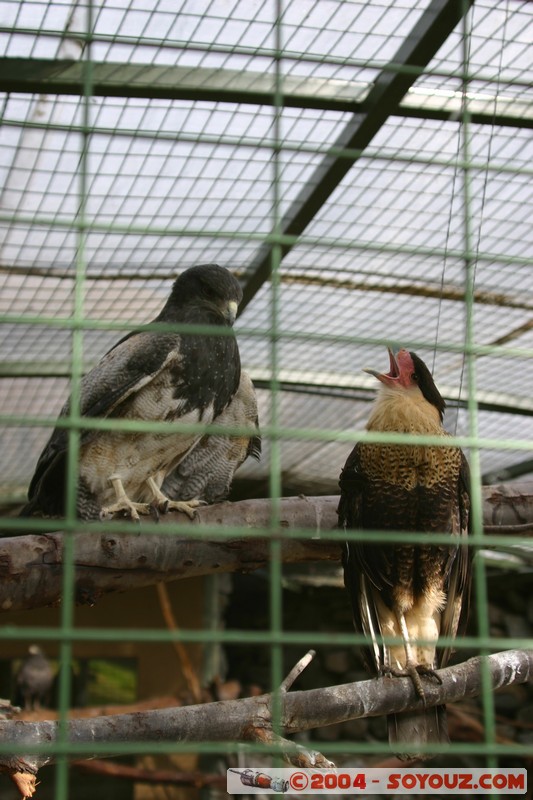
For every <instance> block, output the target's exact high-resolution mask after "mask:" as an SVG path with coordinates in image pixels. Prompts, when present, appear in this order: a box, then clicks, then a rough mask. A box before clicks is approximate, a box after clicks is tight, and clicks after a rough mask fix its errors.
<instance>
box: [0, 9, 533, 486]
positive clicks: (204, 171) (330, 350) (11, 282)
mask: <svg viewBox="0 0 533 800" xmlns="http://www.w3.org/2000/svg"><path fill="white" fill-rule="evenodd" d="M149 5H150V8H147V5H146V3H142V2H141V0H106V1H105V2H104V0H94V2H93V3H92V4H91V9H92V12H91V15H89V14H88V6H87V4H86V3H84V2H70V0H47V1H46V2H44V0H43V1H42V2H41V1H40V0H0V58H1V59H3V60H2V64H1V68H2V75H0V109H1V110H0V187H1V190H0V287H1V293H0V314H1V317H2V320H1V322H2V325H1V328H0V357H1V361H2V370H3V372H2V376H3V377H2V383H1V387H0V393H1V397H2V409H3V412H2V413H3V415H4V417H3V421H4V426H3V427H2V428H1V429H0V441H1V444H2V447H1V448H0V493H1V492H4V493H5V494H6V496H10V497H11V496H16V497H20V496H22V494H23V491H24V488H25V486H26V484H27V481H28V480H29V477H30V476H31V473H32V470H33V467H34V464H35V460H36V458H37V455H38V452H39V449H40V447H41V446H42V444H43V442H44V441H45V439H46V437H47V435H48V434H47V430H46V429H45V428H44V427H43V428H39V427H35V428H33V427H32V428H25V427H23V426H21V425H20V424H18V423H20V421H21V418H22V420H23V419H24V418H25V417H28V418H32V417H41V416H42V417H46V418H47V419H49V418H53V417H54V416H55V415H56V414H57V413H58V411H59V409H60V408H61V406H62V404H63V402H64V400H65V399H66V396H67V394H68V377H69V370H70V358H71V346H72V336H71V332H70V331H69V329H68V326H65V325H62V324H60V323H61V320H62V319H63V320H68V319H69V318H70V317H71V315H72V313H73V310H74V295H75V291H74V290H75V276H76V270H77V269H79V268H80V266H82V267H83V269H84V270H85V271H86V280H85V283H84V313H85V315H86V316H87V318H88V319H89V320H90V321H92V322H94V323H96V322H98V323H102V324H103V325H104V328H103V329H91V330H87V331H85V333H84V353H83V358H84V367H86V368H88V367H90V366H91V365H93V364H94V363H95V362H96V361H97V359H98V358H99V357H100V356H101V355H102V354H103V353H104V352H105V350H106V349H107V348H108V347H110V346H111V344H112V343H113V342H114V341H116V339H117V338H119V336H120V335H121V332H120V331H117V330H116V329H115V330H106V329H105V323H112V325H114V326H116V325H123V326H124V329H125V330H128V329H131V327H133V326H135V325H137V324H139V323H142V322H147V321H149V320H150V319H153V317H154V316H155V315H156V314H157V313H158V311H159V309H160V308H161V306H162V304H163V303H164V301H165V298H166V296H167V294H168V292H169V289H170V286H171V282H172V280H173V278H174V277H175V276H176V274H177V273H179V272H180V271H181V270H182V269H184V268H185V267H187V266H190V265H192V264H195V263H202V262H203V263H205V262H217V263H220V264H223V265H225V266H227V267H228V268H230V269H232V270H233V271H234V272H235V274H237V275H238V277H239V278H240V279H241V281H242V283H243V286H244V287H245V290H246V291H247V300H248V301H249V302H248V305H247V306H246V308H245V309H244V311H243V313H242V315H241V317H240V319H239V320H238V323H237V326H236V330H237V333H238V336H239V342H240V347H241V353H242V360H243V363H244V365H245V366H246V367H247V368H248V369H249V371H250V373H251V375H252V377H253V378H254V380H255V381H256V384H257V386H258V387H259V389H258V391H259V397H260V408H261V414H262V418H263V419H264V420H265V424H266V423H267V422H268V420H269V414H270V407H271V406H270V399H271V398H270V391H269V387H270V383H269V381H270V379H271V364H272V337H271V334H272V325H273V321H272V320H273V316H272V313H273V312H272V309H273V306H272V291H271V284H270V281H269V270H268V268H266V269H263V272H261V269H259V268H258V264H260V263H263V267H264V264H265V263H266V264H267V266H268V264H269V262H268V258H269V254H270V253H271V252H272V247H273V242H275V241H276V240H277V239H276V236H277V234H279V233H280V232H281V233H284V232H285V233H286V232H287V231H288V234H287V235H285V237H284V238H283V239H282V244H283V246H284V248H285V251H284V254H283V258H282V260H281V265H280V278H281V281H280V294H279V303H278V304H277V306H276V310H277V322H278V330H277V334H278V337H277V339H276V342H277V348H278V351H277V356H278V358H277V362H278V366H279V374H278V378H279V380H280V383H281V386H282V391H281V396H280V409H281V410H280V413H281V418H282V420H281V421H282V424H283V425H284V426H286V427H288V428H304V429H306V430H307V429H319V430H322V431H323V430H325V431H327V433H328V436H329V438H330V440H331V441H323V440H320V437H319V436H318V435H317V437H316V438H315V439H313V438H312V436H311V438H309V439H305V440H302V439H298V438H295V439H293V440H290V441H289V440H288V441H283V442H282V472H283V478H284V486H285V488H286V490H287V491H288V490H294V491H300V490H301V491H334V490H335V485H336V479H337V474H338V470H339V468H340V465H341V464H342V462H343V460H344V458H345V456H346V452H347V450H348V449H349V447H347V445H346V443H339V442H335V441H334V440H335V435H336V433H338V432H340V431H342V432H345V431H350V430H353V431H357V430H362V429H363V428H364V424H365V420H366V418H367V416H368V410H369V402H370V401H371V400H372V398H373V396H374V392H375V388H376V387H375V380H374V379H372V378H371V377H369V376H368V375H366V374H365V373H363V372H362V368H363V367H366V366H370V367H373V368H377V369H379V368H385V366H386V363H387V361H386V359H387V356H386V351H385V349H384V345H385V344H390V345H392V346H407V347H410V348H411V349H415V350H416V351H417V352H419V353H420V354H421V355H422V356H423V357H424V358H425V359H426V361H427V363H428V365H429V366H430V367H431V368H432V369H434V372H435V377H436V380H437V383H438V385H439V387H440V388H441V390H442V391H443V393H444V394H445V396H446V397H447V399H448V401H449V412H448V415H447V426H448V429H449V430H451V431H452V432H457V433H461V434H466V433H468V432H469V430H470V429H469V424H468V417H467V414H466V411H465V410H464V408H463V406H464V403H465V401H466V399H467V397H468V393H469V390H470V387H469V386H468V380H467V370H466V369H465V359H464V355H463V348H464V346H465V342H466V339H467V315H466V308H465V297H466V296H467V295H468V292H469V290H470V289H472V293H473V297H474V307H473V313H472V315H471V321H472V325H473V337H474V344H475V345H476V346H478V347H480V348H485V349H484V350H482V351H481V352H480V354H479V357H478V359H477V370H476V372H477V374H476V378H477V380H476V387H475V389H476V399H477V401H478V403H479V407H480V413H479V419H478V422H479V434H480V435H481V436H482V437H484V438H488V439H496V440H498V441H499V442H504V441H505V440H507V439H512V440H515V442H516V441H521V442H526V446H527V443H528V442H529V443H530V445H531V448H533V431H532V429H531V425H532V423H531V420H532V419H533V402H532V400H531V396H530V389H529V387H530V386H531V385H533V339H532V323H531V318H532V311H533V289H532V285H533V284H532V281H531V264H532V260H533V233H532V225H531V220H532V219H533V191H532V188H531V177H532V174H533V170H532V167H531V165H532V163H533V142H532V136H531V129H532V128H533V89H532V86H533V66H532V65H533V58H532V52H531V41H532V38H533V5H532V4H531V3H521V2H517V1H516V0H508V2H507V3H505V4H502V3H500V2H497V0H480V1H479V2H476V3H475V6H474V7H473V8H472V10H471V11H470V12H469V13H468V15H467V17H466V19H465V21H464V22H463V21H459V22H458V23H457V24H456V25H455V28H454V30H451V31H450V33H449V35H445V36H444V37H443V40H442V41H440V40H439V41H437V39H436V38H435V34H432V36H433V39H434V42H432V41H427V42H426V43H425V53H426V56H427V58H426V61H427V63H426V64H424V63H420V64H418V66H416V67H412V66H410V65H407V66H403V67H402V65H401V64H398V63H397V61H398V59H401V58H402V54H403V53H405V51H406V49H409V46H411V45H410V44H409V43H412V41H413V39H416V37H418V36H421V35H422V34H421V28H422V27H423V25H422V21H423V20H425V19H426V12H427V10H428V8H429V7H430V6H431V5H432V4H431V0H400V1H399V2H398V1H397V0H383V2H380V3H379V4H378V3H369V2H359V1H356V0H343V2H341V1H340V0H321V2H320V3H316V2H314V1H313V0H283V2H282V3H281V11H282V13H281V17H280V19H279V20H278V19H276V13H277V10H276V9H277V3H276V2H274V0H266V2H262V3H255V2H249V0H212V1H210V0H194V2H193V0H179V1H178V2H171V1H170V0H155V2H153V3H151V4H149ZM89 19H90V21H91V25H92V28H91V40H92V41H91V46H90V48H88V47H87V25H88V21H89ZM432 44H434V47H433V50H431V46H432ZM430 51H431V52H430ZM89 54H90V57H91V72H90V74H89V73H87V72H84V69H85V67H84V65H85V64H86V60H87V58H88V56H89ZM36 59H42V61H36ZM422 61H423V60H422ZM391 62H394V64H395V65H396V70H397V71H398V74H399V75H401V76H404V77H405V76H407V77H408V78H409V79H408V80H407V79H406V80H405V82H404V83H402V84H401V86H402V87H403V88H402V89H401V91H400V90H399V89H398V90H397V97H396V95H394V93H390V94H385V95H384V96H385V101H384V103H383V106H380V104H379V102H377V103H376V100H375V98H376V96H377V95H376V92H377V90H378V89H379V88H380V86H387V85H388V82H389V79H391V77H394V78H395V77H396V75H395V67H394V64H392V65H391ZM69 70H70V72H69ZM76 70H77V71H76ZM21 76H22V77H21ZM58 76H59V77H58ZM69 76H70V77H69ZM84 76H85V77H84ZM19 78H20V80H19ZM59 78H61V80H62V81H63V83H62V84H61V85H59V83H58V84H54V85H51V84H50V83H49V81H53V80H59ZM465 78H467V80H465ZM84 81H85V90H86V93H87V96H86V97H85V96H84V90H83V82H84ZM91 81H93V83H91ZM398 85H400V84H398ZM54 86H55V88H54ZM58 87H59V88H58ZM402 92H403V94H402ZM373 98H374V99H373ZM365 125H366V126H367V127H368V128H369V129H370V128H372V135H369V136H368V137H367V140H365V141H363V143H362V144H361V141H362V140H361V138H358V137H357V136H356V137H355V139H354V141H355V142H356V144H355V145H352V147H350V148H348V149H347V148H346V144H347V143H349V142H351V141H352V134H353V131H359V130H360V129H363V130H364V128H365ZM358 136H359V133H358ZM310 197H311V198H314V200H312V202H311V201H310ZM300 218H301V220H303V221H300V222H298V220H299V219H300ZM295 220H296V222H295ZM291 226H292V227H291ZM298 226H299V227H298ZM293 230H296V231H297V233H296V234H295V235H293V234H292V233H291V231H293ZM277 241H279V239H278V240H277ZM265 259H266V261H265ZM256 269H259V272H258V273H257V275H258V277H257V281H256V282H255V283H254V284H253V286H254V288H253V290H251V289H250V287H251V286H252V283H251V281H252V278H253V276H254V271H255V270H256ZM470 279H471V283H472V285H471V286H470V284H469V280H470ZM248 290H249V292H248ZM458 408H459V410H458ZM15 418H16V421H17V425H12V424H11V423H10V419H11V420H14V419H15ZM328 436H326V439H327V438H328ZM323 438H324V437H322V439H323ZM269 453H270V450H269V444H268V442H265V447H264V457H263V459H262V461H261V463H260V464H256V463H255V462H253V463H252V462H250V463H247V464H245V466H244V467H243V468H242V470H241V472H240V473H239V474H240V475H242V477H249V478H250V479H253V480H256V481H258V486H259V483H260V482H261V481H262V482H263V484H262V485H264V480H265V477H266V476H267V475H268V471H269V468H270V459H269ZM527 457H528V452H527V450H526V451H525V452H524V450H520V449H518V448H517V447H516V446H515V447H512V446H510V447H509V448H506V447H490V448H487V449H483V450H482V452H481V462H482V470H483V471H484V472H494V471H497V470H498V469H499V468H500V467H503V466H509V465H512V464H516V463H519V462H521V461H525V460H526V458H527Z"/></svg>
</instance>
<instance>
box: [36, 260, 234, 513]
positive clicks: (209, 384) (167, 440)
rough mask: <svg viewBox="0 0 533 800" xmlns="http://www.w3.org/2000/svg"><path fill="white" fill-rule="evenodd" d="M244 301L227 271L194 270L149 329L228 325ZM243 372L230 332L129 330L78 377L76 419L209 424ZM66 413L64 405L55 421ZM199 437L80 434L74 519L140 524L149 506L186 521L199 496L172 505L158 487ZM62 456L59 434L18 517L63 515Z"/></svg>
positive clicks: (64, 443) (63, 439) (64, 442)
mask: <svg viewBox="0 0 533 800" xmlns="http://www.w3.org/2000/svg"><path fill="white" fill-rule="evenodd" d="M241 299H242V290H241V287H240V285H239V283H238V282H237V280H236V279H235V278H234V277H233V275H232V274H231V273H230V272H229V271H228V270H227V269H224V268H223V267H219V266H218V265H216V264H207V265H201V266H197V267H191V268H190V269H188V270H185V272H183V273H182V274H181V275H180V276H179V277H178V278H177V279H176V280H175V282H174V285H173V287H172V291H171V293H170V297H169V298H168V300H167V302H166V304H165V306H164V308H163V309H162V311H161V312H160V314H159V315H158V316H157V317H156V318H155V320H154V322H162V323H177V324H180V325H194V326H204V327H207V328H209V327H210V326H218V327H224V326H226V327H228V328H231V326H232V325H233V322H234V320H235V316H236V313H237V307H238V304H239V303H240V301H241ZM240 375H241V365H240V358H239V350H238V347H237V342H236V340H235V335H234V334H233V333H230V334H229V335H226V334H224V333H216V332H213V333H209V332H206V333H199V332H194V333H192V332H191V333H186V332H183V331H181V332H176V333H173V332H168V333H165V332H157V331H150V330H148V331H133V332H132V333H129V334H128V335H127V336H125V337H124V338H123V339H121V340H120V341H119V342H118V343H117V344H116V345H115V346H114V347H112V348H111V350H109V351H108V352H107V353H106V354H105V355H104V356H103V358H102V359H101V360H100V362H99V363H98V364H97V365H96V367H94V369H92V370H91V371H90V372H88V373H87V375H85V376H84V378H83V379H82V382H81V414H82V415H83V416H84V417H89V418H90V417H103V418H107V419H117V420H120V419H128V420H140V421H150V422H153V421H157V422H165V421H168V422H178V421H179V422H182V423H186V424H189V425H190V424H192V423H194V424H199V423H201V424H205V425H208V424H210V423H211V422H216V420H217V418H218V417H219V416H220V415H221V414H222V413H223V412H224V410H225V409H226V408H227V406H228V405H229V404H230V402H231V400H232V398H233V396H234V395H235V393H236V391H237V389H238V386H239V381H240ZM68 413H69V403H68V402H67V404H66V405H65V406H64V407H63V410H62V411H61V416H62V417H65V416H67V415H68ZM202 435H203V433H202V431H196V432H188V431H183V432H176V431H172V432H168V433H167V432H162V433H149V432H142V431H141V432H135V433H132V432H129V431H118V430H117V431H114V430H113V431H104V430H82V432H81V434H80V452H79V480H78V494H77V504H76V511H77V515H78V516H79V517H80V518H81V519H94V518H98V517H100V518H102V519H108V518H110V517H112V516H113V515H114V514H117V513H120V514H124V515H126V516H128V517H131V518H132V519H136V520H138V519H139V514H149V513H151V511H152V509H155V510H156V511H162V512H165V511H167V510H168V509H176V510H178V511H183V512H184V513H186V514H188V515H189V516H192V515H193V514H194V508H195V506H197V505H198V504H199V502H200V501H199V500H198V499H197V498H189V499H188V500H187V502H182V501H179V500H170V499H169V498H168V497H166V496H165V495H164V494H163V492H162V491H161V486H162V484H163V481H164V479H165V477H166V476H167V475H168V474H169V473H170V472H172V471H173V470H174V469H175V468H176V467H177V466H178V464H179V463H180V462H181V461H182V460H183V459H184V458H185V457H186V456H187V455H188V454H189V453H190V452H191V451H192V450H193V448H194V447H195V446H196V445H197V444H198V443H199V442H200V440H201V438H202ZM67 452H68V432H67V430H66V429H65V428H56V429H55V430H54V432H53V433H52V436H51V438H50V440H49V442H48V444H47V445H46V447H45V448H44V450H43V452H42V454H41V456H40V458H39V461H38V463H37V467H36V469H35V474H34V476H33V478H32V480H31V483H30V487H29V491H28V503H27V505H26V506H25V507H24V509H23V510H22V512H21V514H22V515H23V516H29V515H39V516H52V517H53V516H62V515H63V514H64V513H65V476H66V462H67Z"/></svg>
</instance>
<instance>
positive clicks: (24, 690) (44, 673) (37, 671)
mask: <svg viewBox="0 0 533 800" xmlns="http://www.w3.org/2000/svg"><path fill="white" fill-rule="evenodd" d="M53 680H54V674H53V672H52V668H51V666H50V662H49V661H48V659H47V658H46V656H45V654H44V653H43V651H42V650H41V648H40V647H39V646H38V645H36V644H32V645H30V647H29V648H28V655H27V656H26V658H25V659H24V661H23V662H22V664H21V665H20V668H19V670H18V672H17V678H16V681H17V692H18V693H19V695H20V696H21V698H22V703H23V705H24V708H25V710H26V711H37V710H38V709H39V708H41V706H43V705H46V704H47V702H49V700H50V697H49V694H50V689H51V688H52V683H53Z"/></svg>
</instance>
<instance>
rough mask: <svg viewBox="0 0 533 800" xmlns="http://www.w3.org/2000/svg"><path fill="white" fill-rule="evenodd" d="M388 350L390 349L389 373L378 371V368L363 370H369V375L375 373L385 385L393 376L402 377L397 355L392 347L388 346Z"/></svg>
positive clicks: (375, 376)
mask: <svg viewBox="0 0 533 800" xmlns="http://www.w3.org/2000/svg"><path fill="white" fill-rule="evenodd" d="M387 350H388V351H389V363H390V372H388V373H384V372H377V370H375V369H364V370H363V372H368V374H369V375H373V376H374V378H377V379H378V381H381V382H382V383H384V384H385V385H386V384H387V383H389V381H390V380H391V378H392V379H394V378H399V377H400V368H399V366H398V362H397V361H396V356H395V355H394V353H393V352H392V350H391V349H390V347H387Z"/></svg>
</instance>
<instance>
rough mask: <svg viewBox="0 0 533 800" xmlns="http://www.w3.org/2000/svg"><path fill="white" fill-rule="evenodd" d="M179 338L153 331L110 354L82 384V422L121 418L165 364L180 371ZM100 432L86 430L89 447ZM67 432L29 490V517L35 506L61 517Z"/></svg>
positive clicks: (60, 431) (56, 438)
mask: <svg viewBox="0 0 533 800" xmlns="http://www.w3.org/2000/svg"><path fill="white" fill-rule="evenodd" d="M179 344H180V337H179V336H177V335H164V336H161V335H157V334H154V333H151V332H149V331H147V332H142V333H137V334H135V335H134V336H128V337H127V338H125V339H124V340H121V342H119V343H118V344H117V345H115V346H114V347H113V348H112V349H111V350H109V351H108V352H107V353H106V354H105V355H104V356H103V358H102V359H101V360H100V361H99V363H98V364H97V365H96V366H95V367H94V368H93V369H92V370H91V371H90V372H88V373H87V374H86V375H85V376H84V377H83V378H82V381H81V393H80V405H81V409H80V410H81V414H82V416H84V417H110V416H116V417H118V416H122V415H123V414H121V413H120V411H121V409H122V411H124V405H125V403H126V401H127V400H128V398H129V397H130V396H131V395H132V394H134V393H135V392H137V391H139V390H140V389H141V388H142V387H143V386H146V385H147V384H148V383H149V382H150V381H151V380H153V378H154V377H155V376H156V375H157V374H158V373H159V372H160V371H161V369H162V368H163V367H164V366H165V365H170V364H171V365H172V367H171V368H173V369H174V370H175V371H177V370H178V369H179V367H178V364H179ZM69 409H70V403H69V402H67V403H65V405H64V406H63V408H62V409H61V412H60V414H59V416H60V417H66V416H68V414H69ZM97 433H98V432H97V431H94V430H85V431H82V432H81V434H80V442H81V443H83V442H87V441H89V440H90V439H92V438H94V437H95V436H96V435H97ZM67 447H68V432H67V430H66V428H55V429H54V431H53V433H52V435H51V437H50V439H49V440H48V443H47V444H46V446H45V448H44V450H43V452H42V453H41V455H40V457H39V460H38V462H37V466H36V468H35V472H34V474H33V477H32V479H31V482H30V485H29V488H28V500H29V503H28V504H27V505H26V506H25V508H24V509H23V511H22V514H23V515H29V514H31V513H32V512H33V509H34V507H38V508H39V509H40V510H41V511H42V512H43V513H45V514H47V515H52V516H55V515H57V514H62V513H63V502H64V500H63V487H64V483H65V469H66V452H67Z"/></svg>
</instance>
